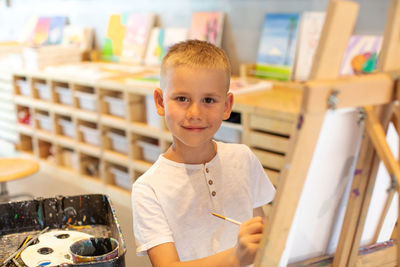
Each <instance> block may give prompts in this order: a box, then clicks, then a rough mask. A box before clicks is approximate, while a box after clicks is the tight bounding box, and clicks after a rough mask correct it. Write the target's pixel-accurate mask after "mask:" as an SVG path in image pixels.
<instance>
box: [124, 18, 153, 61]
mask: <svg viewBox="0 0 400 267" xmlns="http://www.w3.org/2000/svg"><path fill="white" fill-rule="evenodd" d="M154 23H155V15H154V14H152V13H147V14H131V15H130V16H129V18H128V21H127V24H126V34H125V39H124V41H123V50H122V57H121V61H124V62H129V63H139V64H140V63H143V60H144V57H145V52H146V47H147V42H148V40H149V36H150V32H151V29H152V28H153V26H154Z"/></svg>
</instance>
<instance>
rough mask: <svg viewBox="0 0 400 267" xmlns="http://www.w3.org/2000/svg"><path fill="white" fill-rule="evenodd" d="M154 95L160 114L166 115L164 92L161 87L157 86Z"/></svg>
mask: <svg viewBox="0 0 400 267" xmlns="http://www.w3.org/2000/svg"><path fill="white" fill-rule="evenodd" d="M153 97H154V102H155V104H156V109H157V113H158V115H160V116H164V115H165V108H164V98H163V93H162V91H161V89H160V88H157V89H156V90H154V94H153Z"/></svg>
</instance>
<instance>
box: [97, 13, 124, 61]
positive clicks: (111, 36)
mask: <svg viewBox="0 0 400 267" xmlns="http://www.w3.org/2000/svg"><path fill="white" fill-rule="evenodd" d="M128 16H129V15H128V14H113V15H111V16H110V18H109V20H108V25H107V31H106V36H105V40H104V45H103V49H102V59H104V60H107V61H119V58H120V57H121V56H122V49H123V41H124V38H125V32H126V23H127V20H128Z"/></svg>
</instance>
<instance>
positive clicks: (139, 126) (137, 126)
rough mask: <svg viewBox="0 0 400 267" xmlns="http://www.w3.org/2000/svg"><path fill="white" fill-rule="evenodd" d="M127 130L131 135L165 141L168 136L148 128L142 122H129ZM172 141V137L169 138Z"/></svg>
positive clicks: (155, 129)
mask: <svg viewBox="0 0 400 267" xmlns="http://www.w3.org/2000/svg"><path fill="white" fill-rule="evenodd" d="M129 130H130V131H132V132H133V133H136V134H140V135H144V136H149V137H153V138H162V139H165V138H166V137H168V136H169V135H170V133H169V132H166V131H163V130H160V129H157V128H154V127H150V126H148V125H147V124H146V123H144V122H131V123H130V125H129ZM171 140H172V137H171Z"/></svg>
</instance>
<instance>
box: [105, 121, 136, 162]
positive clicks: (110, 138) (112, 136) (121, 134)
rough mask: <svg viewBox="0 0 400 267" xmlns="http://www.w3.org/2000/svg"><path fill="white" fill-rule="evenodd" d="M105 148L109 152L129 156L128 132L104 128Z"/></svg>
mask: <svg viewBox="0 0 400 267" xmlns="http://www.w3.org/2000/svg"><path fill="white" fill-rule="evenodd" d="M104 132H105V135H104V140H103V141H104V146H105V149H107V150H112V151H115V152H119V153H122V154H125V155H127V154H128V153H129V147H130V146H129V139H128V136H127V134H126V131H124V130H120V129H115V128H110V127H104Z"/></svg>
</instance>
